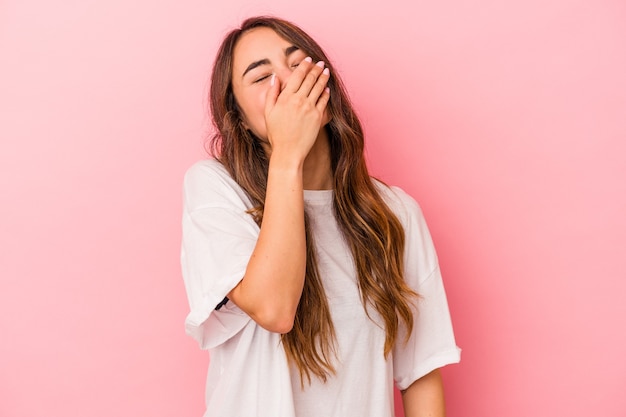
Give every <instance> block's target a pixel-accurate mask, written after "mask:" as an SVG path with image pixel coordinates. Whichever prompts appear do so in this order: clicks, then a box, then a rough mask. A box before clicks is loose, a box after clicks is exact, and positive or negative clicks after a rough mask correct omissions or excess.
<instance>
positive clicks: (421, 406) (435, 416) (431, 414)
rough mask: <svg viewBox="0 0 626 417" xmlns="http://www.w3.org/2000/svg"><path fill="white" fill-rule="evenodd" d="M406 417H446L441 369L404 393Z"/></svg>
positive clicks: (403, 400)
mask: <svg viewBox="0 0 626 417" xmlns="http://www.w3.org/2000/svg"><path fill="white" fill-rule="evenodd" d="M402 404H403V405H404V415H405V416H406V417H445V415H446V410H445V402H444V395H443V383H442V380H441V373H440V372H439V369H435V370H434V371H432V372H430V373H428V374H426V375H424V376H423V377H421V378H420V379H418V380H417V381H415V382H413V383H412V384H411V385H410V386H409V387H408V388H407V389H406V390H404V391H402Z"/></svg>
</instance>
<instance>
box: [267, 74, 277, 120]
mask: <svg viewBox="0 0 626 417" xmlns="http://www.w3.org/2000/svg"><path fill="white" fill-rule="evenodd" d="M278 94H280V80H279V79H278V77H276V74H272V78H271V79H270V88H269V89H268V90H267V92H266V93H265V115H266V116H267V114H268V113H269V111H270V110H271V109H272V108H273V107H274V105H276V100H277V99H278Z"/></svg>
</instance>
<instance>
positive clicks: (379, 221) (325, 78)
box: [182, 17, 459, 417]
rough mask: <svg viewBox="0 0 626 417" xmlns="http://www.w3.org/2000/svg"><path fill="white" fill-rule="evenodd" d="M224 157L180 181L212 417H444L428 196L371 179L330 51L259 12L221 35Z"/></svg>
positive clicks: (186, 269)
mask: <svg viewBox="0 0 626 417" xmlns="http://www.w3.org/2000/svg"><path fill="white" fill-rule="evenodd" d="M210 104H211V113H212V117H213V122H214V125H215V127H216V131H217V133H216V134H215V136H214V137H213V141H212V142H211V145H212V151H213V154H214V156H215V157H216V159H211V160H206V161H201V162H199V163H197V164H196V165H194V166H193V167H191V168H190V170H189V171H188V172H187V174H186V177H185V184H184V198H185V201H184V204H185V208H184V214H183V245H182V266H183V275H184V279H185V285H186V289H187V294H188V298H189V302H190V307H191V312H190V314H189V316H188V317H187V320H186V329H187V332H188V333H189V334H190V335H191V336H193V337H194V338H195V339H197V340H198V342H199V343H200V345H201V347H202V348H203V349H208V350H209V351H210V358H211V362H210V366H209V374H208V378H207V388H206V401H207V414H206V415H212V416H272V417H275V416H288V417H289V416H298V417H304V416H316V417H317V416H325V417H328V416H346V415H355V416H377V417H381V416H392V415H393V406H394V405H393V384H394V380H395V383H396V385H397V386H398V387H399V388H400V389H401V390H402V392H403V403H404V407H405V413H406V415H407V416H426V415H428V416H443V415H444V401H443V389H442V385H441V377H440V374H439V371H438V368H439V367H441V366H443V365H446V364H449V363H454V362H458V360H459V350H458V348H457V347H456V345H455V341H454V335H453V333H452V327H451V324H450V317H449V313H448V308H447V303H446V298H445V292H444V289H443V284H442V281H441V276H440V274H439V268H438V265H437V258H436V254H435V251H434V248H433V246H432V242H431V239H430V235H429V234H428V230H427V228H426V224H425V223H424V219H423V217H422V214H421V211H420V209H419V207H418V206H417V204H416V203H415V202H414V201H413V199H411V197H409V196H408V195H407V194H405V193H404V192H403V191H402V190H400V189H398V188H394V187H387V186H386V185H384V184H382V183H380V182H378V181H376V180H374V179H372V178H370V177H369V175H368V172H367V168H366V166H365V160H364V155H363V132H362V129H361V125H360V123H359V121H358V119H357V117H356V114H355V113H354V111H353V109H352V107H351V105H350V102H349V100H348V96H347V94H346V93H345V90H344V87H343V85H342V83H341V81H340V79H339V78H338V76H337V74H336V73H335V72H334V71H333V67H332V65H331V64H330V63H329V60H328V58H327V57H326V55H325V54H324V52H323V51H322V49H321V48H320V47H319V46H318V45H317V44H316V43H315V42H314V41H313V39H311V37H309V36H308V35H307V34H306V33H304V32H303V31H302V30H301V29H299V28H298V27H296V26H295V25H293V24H291V23H289V22H286V21H284V20H280V19H277V18H271V17H258V18H251V19H248V20H246V21H245V22H243V24H242V26H241V28H240V29H237V30H234V31H232V32H231V33H229V34H228V35H227V36H226V38H225V39H224V41H223V43H222V45H221V47H220V49H219V51H218V54H217V58H216V61H215V64H214V68H213V73H212V79H211V92H210Z"/></svg>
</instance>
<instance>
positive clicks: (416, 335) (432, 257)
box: [393, 187, 461, 390]
mask: <svg viewBox="0 0 626 417" xmlns="http://www.w3.org/2000/svg"><path fill="white" fill-rule="evenodd" d="M394 192H395V194H396V195H397V196H398V197H399V198H400V201H401V202H402V203H401V205H402V206H403V207H404V208H403V209H402V212H401V213H399V215H400V218H401V221H402V223H403V225H404V227H405V234H406V247H405V259H404V261H405V280H406V282H407V283H408V284H409V286H410V287H411V288H412V289H413V290H414V291H416V292H417V293H418V294H419V297H418V298H417V299H416V300H415V310H414V313H413V319H414V323H413V329H412V332H411V336H410V337H409V339H408V341H407V342H406V343H405V340H406V329H403V331H401V332H400V333H399V337H398V340H397V342H396V345H395V348H394V351H393V371H394V379H395V381H396V385H397V387H398V388H399V389H401V390H404V389H406V388H408V387H409V385H411V384H412V383H413V382H414V381H416V380H417V379H419V378H421V377H422V376H424V375H426V374H428V373H429V372H431V371H433V370H435V369H437V368H440V367H442V366H444V365H448V364H451V363H457V362H459V361H460V353H461V350H460V349H459V348H458V347H457V346H456V342H455V339H454V332H453V329H452V321H451V318H450V312H449V309H448V302H447V299H446V293H445V289H444V286H443V280H442V277H441V272H440V269H439V265H438V261H437V254H436V252H435V248H434V245H433V242H432V239H431V236H430V232H429V231H428V227H427V225H426V221H425V220H424V216H423V214H422V211H421V209H420V207H419V206H418V204H417V203H416V202H415V200H413V199H412V198H411V197H410V196H409V195H408V194H406V193H404V192H403V191H402V190H400V189H398V188H395V187H394Z"/></svg>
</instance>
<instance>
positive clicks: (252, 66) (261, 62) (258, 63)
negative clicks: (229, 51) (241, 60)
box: [241, 45, 300, 78]
mask: <svg viewBox="0 0 626 417" xmlns="http://www.w3.org/2000/svg"><path fill="white" fill-rule="evenodd" d="M298 49H300V48H298V47H297V46H295V45H291V46H290V47H288V48H287V49H285V56H286V57H288V56H289V55H291V54H292V53H294V52H295V51H297V50H298ZM269 63H270V60H269V59H267V58H263V59H260V60H258V61H254V62H253V63H252V64H250V65H248V68H246V70H245V71H244V72H243V74H242V75H241V78H243V77H245V76H246V74H247V73H248V72H249V71H252V70H253V69H255V68H256V67H260V66H261V65H268V64H269Z"/></svg>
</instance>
